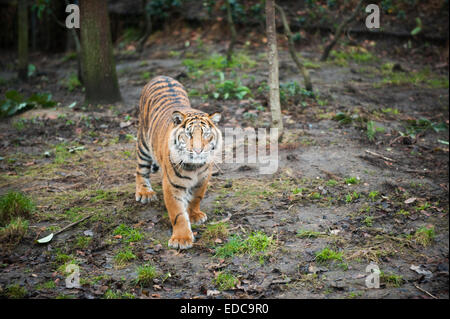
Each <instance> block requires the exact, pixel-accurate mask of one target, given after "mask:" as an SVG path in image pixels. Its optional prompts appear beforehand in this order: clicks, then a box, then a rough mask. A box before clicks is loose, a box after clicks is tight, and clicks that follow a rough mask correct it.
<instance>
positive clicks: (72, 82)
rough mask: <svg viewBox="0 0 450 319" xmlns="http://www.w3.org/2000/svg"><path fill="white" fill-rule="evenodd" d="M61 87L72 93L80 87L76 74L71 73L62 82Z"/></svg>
mask: <svg viewBox="0 0 450 319" xmlns="http://www.w3.org/2000/svg"><path fill="white" fill-rule="evenodd" d="M63 85H64V86H65V87H66V88H67V90H69V92H72V91H73V90H75V89H76V88H79V87H81V82H80V80H79V79H78V75H77V74H76V73H71V74H70V75H69V77H68V78H67V79H65V81H64V82H63Z"/></svg>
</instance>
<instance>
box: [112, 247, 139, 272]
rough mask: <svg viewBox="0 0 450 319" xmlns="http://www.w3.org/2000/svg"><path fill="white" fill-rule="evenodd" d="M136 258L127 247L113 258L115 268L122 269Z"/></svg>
mask: <svg viewBox="0 0 450 319" xmlns="http://www.w3.org/2000/svg"><path fill="white" fill-rule="evenodd" d="M136 258H137V257H136V255H135V254H133V252H132V251H131V249H130V248H128V247H127V248H125V249H124V250H121V251H119V252H118V253H117V254H116V255H115V256H114V262H115V263H116V265H117V266H119V267H122V266H125V265H126V264H128V263H129V262H130V261H132V260H134V259H136Z"/></svg>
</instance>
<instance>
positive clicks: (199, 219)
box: [189, 211, 208, 225]
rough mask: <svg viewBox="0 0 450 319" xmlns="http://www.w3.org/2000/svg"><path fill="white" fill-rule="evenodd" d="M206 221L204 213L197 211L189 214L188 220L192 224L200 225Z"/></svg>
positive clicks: (206, 217)
mask: <svg viewBox="0 0 450 319" xmlns="http://www.w3.org/2000/svg"><path fill="white" fill-rule="evenodd" d="M207 219H208V216H206V214H205V213H204V212H201V211H197V212H191V213H190V214H189V220H190V221H191V223H192V224H196V225H200V224H203V223H204V222H206V220H207Z"/></svg>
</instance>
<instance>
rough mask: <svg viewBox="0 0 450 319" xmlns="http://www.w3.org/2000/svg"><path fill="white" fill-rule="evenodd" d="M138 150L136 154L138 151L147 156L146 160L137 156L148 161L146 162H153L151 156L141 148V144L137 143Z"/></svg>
mask: <svg viewBox="0 0 450 319" xmlns="http://www.w3.org/2000/svg"><path fill="white" fill-rule="evenodd" d="M138 150H139V152H138V155H139V153H140V154H141V155H143V156H144V157H146V158H147V160H145V159H142V158H141V157H140V156H139V158H140V159H141V160H143V161H148V162H153V160H152V157H151V156H150V155H149V154H148V153H146V152H145V151H144V150H143V149H142V147H141V145H139V144H138Z"/></svg>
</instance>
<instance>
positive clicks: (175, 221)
mask: <svg viewBox="0 0 450 319" xmlns="http://www.w3.org/2000/svg"><path fill="white" fill-rule="evenodd" d="M180 215H183V213H178V214H177V216H175V220H174V221H173V225H174V226H175V225H176V224H177V219H178V216H180Z"/></svg>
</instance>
